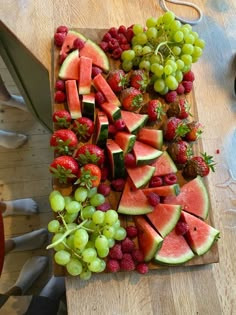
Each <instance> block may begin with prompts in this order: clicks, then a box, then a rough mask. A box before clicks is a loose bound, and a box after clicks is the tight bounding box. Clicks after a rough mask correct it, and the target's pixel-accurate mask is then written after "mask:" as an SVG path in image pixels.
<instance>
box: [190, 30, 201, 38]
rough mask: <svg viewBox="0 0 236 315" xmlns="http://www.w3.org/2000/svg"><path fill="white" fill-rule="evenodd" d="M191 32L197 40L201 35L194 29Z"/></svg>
mask: <svg viewBox="0 0 236 315" xmlns="http://www.w3.org/2000/svg"><path fill="white" fill-rule="evenodd" d="M190 34H191V35H193V36H194V38H195V40H196V39H197V38H199V35H198V33H197V32H193V31H192V32H191V33H190Z"/></svg>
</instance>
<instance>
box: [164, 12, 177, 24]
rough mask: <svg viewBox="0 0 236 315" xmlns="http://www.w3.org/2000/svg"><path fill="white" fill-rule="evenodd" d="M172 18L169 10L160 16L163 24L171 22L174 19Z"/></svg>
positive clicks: (172, 15)
mask: <svg viewBox="0 0 236 315" xmlns="http://www.w3.org/2000/svg"><path fill="white" fill-rule="evenodd" d="M174 19H175V15H174V13H173V12H171V11H167V12H165V13H164V14H163V16H162V21H163V23H164V24H170V23H171V22H173V21H174Z"/></svg>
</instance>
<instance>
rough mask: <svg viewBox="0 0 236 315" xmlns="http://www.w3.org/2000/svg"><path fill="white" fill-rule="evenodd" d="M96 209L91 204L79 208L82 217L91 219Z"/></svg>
mask: <svg viewBox="0 0 236 315" xmlns="http://www.w3.org/2000/svg"><path fill="white" fill-rule="evenodd" d="M95 211H96V208H95V207H93V206H91V205H90V206H86V207H84V208H83V209H82V210H81V215H82V217H83V218H84V219H91V218H92V215H93V214H94V212H95Z"/></svg>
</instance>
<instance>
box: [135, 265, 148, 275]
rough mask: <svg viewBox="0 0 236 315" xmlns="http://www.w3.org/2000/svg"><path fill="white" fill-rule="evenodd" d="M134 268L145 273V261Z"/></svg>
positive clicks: (146, 267)
mask: <svg viewBox="0 0 236 315" xmlns="http://www.w3.org/2000/svg"><path fill="white" fill-rule="evenodd" d="M136 270H137V271H138V272H139V273H141V274H145V273H147V272H148V265H147V264H145V263H141V264H138V265H137V266H136Z"/></svg>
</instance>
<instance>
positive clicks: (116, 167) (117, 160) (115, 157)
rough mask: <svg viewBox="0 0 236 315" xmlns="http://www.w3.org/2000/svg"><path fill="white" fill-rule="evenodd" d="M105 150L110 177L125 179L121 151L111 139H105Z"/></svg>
mask: <svg viewBox="0 0 236 315" xmlns="http://www.w3.org/2000/svg"><path fill="white" fill-rule="evenodd" d="M106 148H107V155H108V159H109V162H110V168H111V177H112V178H121V177H125V163H124V153H123V151H122V149H121V148H120V147H119V146H118V144H117V143H116V142H115V141H114V140H112V139H107V142H106Z"/></svg>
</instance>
